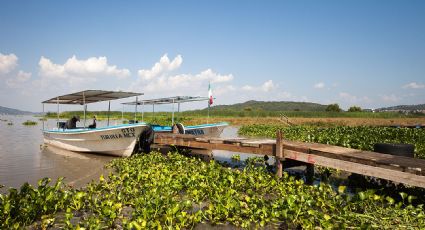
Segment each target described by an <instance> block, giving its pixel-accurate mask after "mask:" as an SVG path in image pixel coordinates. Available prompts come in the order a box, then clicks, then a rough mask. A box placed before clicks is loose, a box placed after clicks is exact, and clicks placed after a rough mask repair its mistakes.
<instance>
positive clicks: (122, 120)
mask: <svg viewBox="0 0 425 230" xmlns="http://www.w3.org/2000/svg"><path fill="white" fill-rule="evenodd" d="M121 123H123V124H124V104H122V110H121Z"/></svg>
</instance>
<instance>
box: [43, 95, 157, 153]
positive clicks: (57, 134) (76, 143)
mask: <svg viewBox="0 0 425 230" xmlns="http://www.w3.org/2000/svg"><path fill="white" fill-rule="evenodd" d="M139 95H143V94H142V93H133V92H122V91H104V90H85V91H81V92H76V93H71V94H66V95H62V96H57V97H54V98H51V99H49V100H46V101H43V102H42V104H43V113H44V105H45V104H57V106H58V109H57V123H59V105H61V104H68V105H82V106H83V108H84V122H83V124H84V126H83V127H79V128H76V129H64V128H59V127H57V128H54V129H51V130H46V129H45V127H44V122H43V136H44V142H45V143H47V144H51V145H54V146H56V147H59V148H63V149H66V150H70V151H76V152H95V153H102V154H107V155H114V156H122V157H128V156H130V155H131V154H132V152H133V149H134V146H135V144H136V142H137V139H138V137H139V136H140V134H141V133H142V132H143V131H144V130H147V129H149V126H148V125H147V124H145V123H135V124H122V125H117V126H109V113H110V108H111V100H117V99H122V98H128V97H134V96H136V101H137V96H139ZM101 101H109V103H108V123H107V126H106V127H101V128H93V129H91V128H87V127H86V110H87V106H86V105H87V104H89V103H96V102H101Z"/></svg>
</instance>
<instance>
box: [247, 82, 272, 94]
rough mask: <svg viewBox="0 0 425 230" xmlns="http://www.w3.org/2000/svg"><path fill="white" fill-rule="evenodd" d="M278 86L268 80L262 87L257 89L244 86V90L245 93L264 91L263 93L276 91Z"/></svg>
mask: <svg viewBox="0 0 425 230" xmlns="http://www.w3.org/2000/svg"><path fill="white" fill-rule="evenodd" d="M276 88H277V86H276V85H275V84H274V83H273V81H272V80H268V81H266V82H264V83H263V84H262V85H261V86H258V87H255V86H250V85H245V86H242V88H241V89H242V90H245V91H263V92H270V91H272V90H274V89H276Z"/></svg>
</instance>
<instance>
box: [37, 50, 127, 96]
mask: <svg viewBox="0 0 425 230" xmlns="http://www.w3.org/2000/svg"><path fill="white" fill-rule="evenodd" d="M38 65H39V76H40V78H39V79H37V80H34V81H33V82H32V84H33V87H34V88H35V89H37V90H45V89H55V91H58V90H59V91H61V90H65V89H67V90H68V91H69V90H70V89H72V90H82V89H83V88H86V87H87V86H88V85H90V84H92V83H94V82H97V81H98V80H99V79H105V77H115V78H117V79H123V78H126V77H128V76H130V74H131V73H130V71H129V70H128V69H119V68H118V67H117V66H116V65H110V64H108V60H107V58H106V57H90V58H88V59H85V60H80V59H78V58H77V57H76V56H75V55H74V56H72V57H71V58H69V59H68V60H66V62H65V63H64V64H57V63H54V62H53V61H51V60H50V59H48V58H46V57H44V56H42V57H41V58H40V61H39V62H38Z"/></svg>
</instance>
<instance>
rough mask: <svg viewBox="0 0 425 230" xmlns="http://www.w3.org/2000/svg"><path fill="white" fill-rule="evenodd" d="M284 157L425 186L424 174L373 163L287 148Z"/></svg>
mask: <svg viewBox="0 0 425 230" xmlns="http://www.w3.org/2000/svg"><path fill="white" fill-rule="evenodd" d="M284 157H286V158H289V159H296V160H297V161H302V162H307V163H310V164H316V165H321V166H325V167H331V168H335V169H339V170H344V171H348V172H353V173H358V174H362V175H366V176H373V177H377V178H382V179H386V180H391V181H394V182H397V183H403V184H408V185H412V186H418V187H422V188H425V176H422V175H415V174H411V173H408V172H394V170H391V169H386V168H382V167H374V166H371V165H364V164H358V163H354V162H349V161H343V160H338V159H330V158H327V157H323V156H317V155H314V154H306V153H300V152H295V151H291V150H285V152H284Z"/></svg>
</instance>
